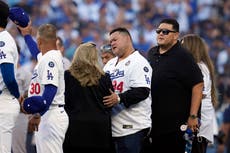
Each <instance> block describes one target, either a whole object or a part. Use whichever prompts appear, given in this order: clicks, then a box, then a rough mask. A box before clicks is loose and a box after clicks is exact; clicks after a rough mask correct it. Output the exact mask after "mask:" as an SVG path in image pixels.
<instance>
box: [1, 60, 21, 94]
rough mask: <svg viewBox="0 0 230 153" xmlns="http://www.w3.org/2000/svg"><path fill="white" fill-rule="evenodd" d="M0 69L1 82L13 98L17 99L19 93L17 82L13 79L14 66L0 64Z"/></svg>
mask: <svg viewBox="0 0 230 153" xmlns="http://www.w3.org/2000/svg"><path fill="white" fill-rule="evenodd" d="M0 69H1V73H2V78H3V81H4V83H5V85H6V87H7V89H8V90H9V91H10V93H11V94H12V95H13V96H14V97H16V98H19V96H20V93H19V89H18V84H17V81H16V79H15V74H14V64H12V63H2V64H0Z"/></svg>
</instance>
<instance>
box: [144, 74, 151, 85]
mask: <svg viewBox="0 0 230 153" xmlns="http://www.w3.org/2000/svg"><path fill="white" fill-rule="evenodd" d="M145 81H146V83H147V84H150V83H151V81H150V78H149V77H148V76H147V75H145Z"/></svg>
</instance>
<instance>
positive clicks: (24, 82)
mask: <svg viewBox="0 0 230 153" xmlns="http://www.w3.org/2000/svg"><path fill="white" fill-rule="evenodd" d="M17 49H18V53H19V55H20V47H19V46H17ZM31 75H32V74H31V72H30V71H28V70H27V69H26V68H25V67H23V66H21V64H20V62H18V67H17V73H16V80H17V82H18V87H19V92H20V95H23V97H27V94H28V88H29V84H30V80H31ZM29 117H30V115H28V114H24V113H22V112H20V113H19V115H18V117H17V120H16V125H15V127H14V129H13V134H12V137H13V138H12V151H13V153H27V151H28V152H29V153H33V152H35V146H34V144H32V139H31V138H32V136H33V132H28V122H29Z"/></svg>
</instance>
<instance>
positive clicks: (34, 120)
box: [28, 113, 41, 132]
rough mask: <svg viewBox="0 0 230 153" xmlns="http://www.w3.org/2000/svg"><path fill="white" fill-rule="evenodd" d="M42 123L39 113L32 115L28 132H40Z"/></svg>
mask: <svg viewBox="0 0 230 153" xmlns="http://www.w3.org/2000/svg"><path fill="white" fill-rule="evenodd" d="M40 121H41V116H40V114H39V113H36V114H34V115H32V116H31V117H30V118H29V124H28V132H33V131H38V126H39V123H40Z"/></svg>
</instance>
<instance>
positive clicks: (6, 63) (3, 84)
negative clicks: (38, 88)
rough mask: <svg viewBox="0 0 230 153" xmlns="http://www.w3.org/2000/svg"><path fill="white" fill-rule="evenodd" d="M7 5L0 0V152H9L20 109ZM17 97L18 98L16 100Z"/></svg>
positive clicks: (13, 47) (16, 57)
mask: <svg viewBox="0 0 230 153" xmlns="http://www.w3.org/2000/svg"><path fill="white" fill-rule="evenodd" d="M8 15H9V7H8V5H7V4H6V3H5V2H3V1H1V0H0V103H1V104H0V152H1V153H10V152H11V142H12V130H13V127H14V126H15V122H16V118H17V116H18V114H19V111H20V105H19V102H18V100H19V99H20V94H19V89H18V85H17V82H16V79H15V76H16V68H17V62H18V51H17V47H16V43H15V40H14V39H13V37H12V36H11V35H10V34H9V33H8V32H7V31H6V30H5V28H6V25H7V20H8ZM17 99H18V100H17Z"/></svg>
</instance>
